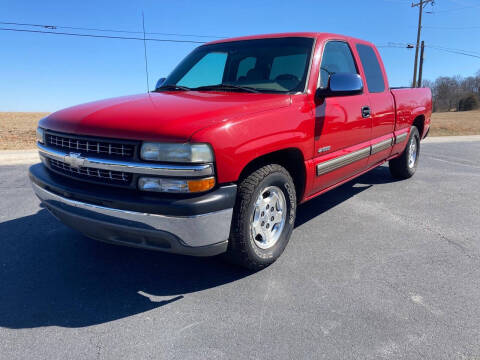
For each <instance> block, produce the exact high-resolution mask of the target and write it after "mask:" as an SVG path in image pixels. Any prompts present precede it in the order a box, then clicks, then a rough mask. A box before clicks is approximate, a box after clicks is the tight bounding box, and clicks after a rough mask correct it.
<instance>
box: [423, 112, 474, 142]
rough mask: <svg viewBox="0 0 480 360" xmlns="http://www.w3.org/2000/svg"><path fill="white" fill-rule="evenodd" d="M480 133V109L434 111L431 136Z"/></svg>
mask: <svg viewBox="0 0 480 360" xmlns="http://www.w3.org/2000/svg"><path fill="white" fill-rule="evenodd" d="M454 135H480V110H474V111H460V112H443V113H433V115H432V125H431V130H430V134H429V136H454Z"/></svg>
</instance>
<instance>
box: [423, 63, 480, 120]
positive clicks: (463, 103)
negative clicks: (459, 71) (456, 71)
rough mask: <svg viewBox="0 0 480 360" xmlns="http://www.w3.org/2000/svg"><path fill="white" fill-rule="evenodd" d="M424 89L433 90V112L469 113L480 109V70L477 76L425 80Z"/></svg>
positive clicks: (442, 77)
mask: <svg viewBox="0 0 480 360" xmlns="http://www.w3.org/2000/svg"><path fill="white" fill-rule="evenodd" d="M423 86H424V87H429V88H430V89H431V90H432V96H433V111H438V112H441V111H468V110H474V109H478V108H479V107H480V70H479V71H478V72H477V74H476V75H475V76H469V77H465V78H464V77H461V76H459V75H457V76H452V77H449V76H441V77H439V78H437V79H436V80H435V81H430V80H425V81H424V82H423Z"/></svg>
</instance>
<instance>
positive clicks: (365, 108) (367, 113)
mask: <svg viewBox="0 0 480 360" xmlns="http://www.w3.org/2000/svg"><path fill="white" fill-rule="evenodd" d="M362 117H363V118H369V117H370V107H369V106H362Z"/></svg>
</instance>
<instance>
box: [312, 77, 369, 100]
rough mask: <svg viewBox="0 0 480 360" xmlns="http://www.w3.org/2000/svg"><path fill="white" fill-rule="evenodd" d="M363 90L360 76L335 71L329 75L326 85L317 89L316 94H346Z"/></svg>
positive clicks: (359, 92)
mask: <svg viewBox="0 0 480 360" xmlns="http://www.w3.org/2000/svg"><path fill="white" fill-rule="evenodd" d="M362 92H363V82H362V78H361V77H360V75H358V74H351V73H337V74H332V75H330V78H329V79H328V86H327V87H326V88H324V89H318V90H317V94H316V95H317V96H319V97H328V96H348V95H357V94H361V93H362Z"/></svg>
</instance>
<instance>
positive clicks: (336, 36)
mask: <svg viewBox="0 0 480 360" xmlns="http://www.w3.org/2000/svg"><path fill="white" fill-rule="evenodd" d="M283 37H308V38H314V39H318V40H324V39H332V38H334V39H338V40H354V41H355V42H361V43H368V44H370V45H373V44H372V43H369V42H368V41H365V40H362V39H357V38H354V37H351V36H345V35H340V34H333V33H323V32H288V33H276V34H262V35H250V36H240V37H234V38H227V39H220V40H214V41H210V42H208V43H207V44H206V45H209V44H218V43H223V42H231V41H242V40H255V39H271V38H283Z"/></svg>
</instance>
